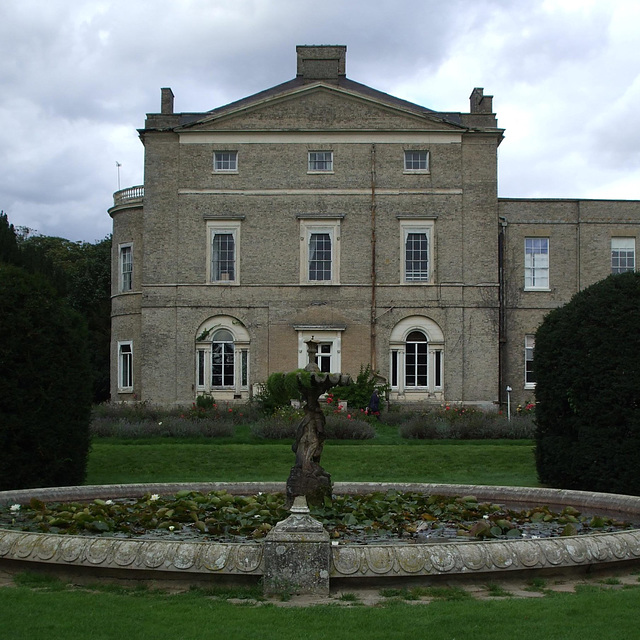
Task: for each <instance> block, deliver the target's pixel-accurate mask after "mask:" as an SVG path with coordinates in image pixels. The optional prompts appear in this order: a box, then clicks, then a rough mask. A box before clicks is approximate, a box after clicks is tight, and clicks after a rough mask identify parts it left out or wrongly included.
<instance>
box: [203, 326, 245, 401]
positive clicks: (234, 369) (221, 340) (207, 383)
mask: <svg viewBox="0 0 640 640" xmlns="http://www.w3.org/2000/svg"><path fill="white" fill-rule="evenodd" d="M248 390H249V333H248V332H247V330H246V328H245V327H244V326H243V325H242V323H240V321H238V320H236V319H235V318H231V317H228V316H216V317H214V318H210V319H209V320H207V321H206V322H204V323H203V324H201V325H200V327H199V329H198V333H197V337H196V392H197V393H198V394H201V393H208V392H211V391H214V392H216V395H217V392H218V391H225V392H227V393H230V394H233V396H230V397H235V396H238V397H239V396H240V395H242V392H247V391H248Z"/></svg>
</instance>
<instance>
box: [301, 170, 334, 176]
mask: <svg viewBox="0 0 640 640" xmlns="http://www.w3.org/2000/svg"><path fill="white" fill-rule="evenodd" d="M334 173H335V171H307V175H308V176H321V175H324V176H326V175H330V176H332V175H334Z"/></svg>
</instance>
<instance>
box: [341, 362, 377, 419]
mask: <svg viewBox="0 0 640 640" xmlns="http://www.w3.org/2000/svg"><path fill="white" fill-rule="evenodd" d="M374 389H378V393H379V395H380V398H381V399H382V398H384V397H385V392H386V390H387V387H386V386H385V385H382V384H380V378H379V377H378V376H376V375H375V374H374V373H373V371H371V365H367V366H366V367H365V366H363V365H360V373H359V374H358V376H357V377H356V379H355V380H353V383H352V384H350V385H348V386H344V387H343V386H340V387H334V388H333V389H332V393H333V395H334V396H335V397H336V398H340V400H345V401H346V402H347V403H348V405H349V408H350V409H352V410H353V409H366V408H367V407H368V406H369V400H371V395H372V394H373V390H374Z"/></svg>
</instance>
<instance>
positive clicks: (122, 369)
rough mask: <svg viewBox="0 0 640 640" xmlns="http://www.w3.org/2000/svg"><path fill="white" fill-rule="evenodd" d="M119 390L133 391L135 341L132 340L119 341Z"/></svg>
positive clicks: (120, 391) (121, 391)
mask: <svg viewBox="0 0 640 640" xmlns="http://www.w3.org/2000/svg"><path fill="white" fill-rule="evenodd" d="M125 376H126V377H125ZM127 383H128V384H127ZM118 392H119V393H131V392H133V342H132V341H131V340H123V341H120V342H118Z"/></svg>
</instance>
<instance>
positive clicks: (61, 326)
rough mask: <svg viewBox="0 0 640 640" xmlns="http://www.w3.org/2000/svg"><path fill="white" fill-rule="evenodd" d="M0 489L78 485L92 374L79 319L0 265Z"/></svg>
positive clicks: (38, 285) (48, 291)
mask: <svg viewBox="0 0 640 640" xmlns="http://www.w3.org/2000/svg"><path fill="white" fill-rule="evenodd" d="M0 327H2V331H0V452H2V453H1V455H0V490H6V489H18V488H20V489H26V488H32V487H42V486H65V485H75V484H82V482H83V480H84V477H85V473H86V464H87V456H88V452H89V444H90V439H89V423H90V416H91V398H92V379H91V373H90V367H89V357H88V349H87V329H86V325H85V323H84V321H83V320H82V318H81V317H80V316H79V315H78V314H77V313H76V312H74V311H72V310H71V309H70V308H69V307H68V306H67V305H66V304H65V303H64V302H63V301H62V300H60V299H59V298H58V297H57V296H56V295H55V293H54V291H53V289H52V288H51V286H50V285H49V284H48V283H47V282H46V281H45V280H44V279H43V278H42V277H40V276H38V275H33V274H28V273H26V272H25V271H23V270H22V269H20V268H18V267H12V266H7V265H3V264H0Z"/></svg>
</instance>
